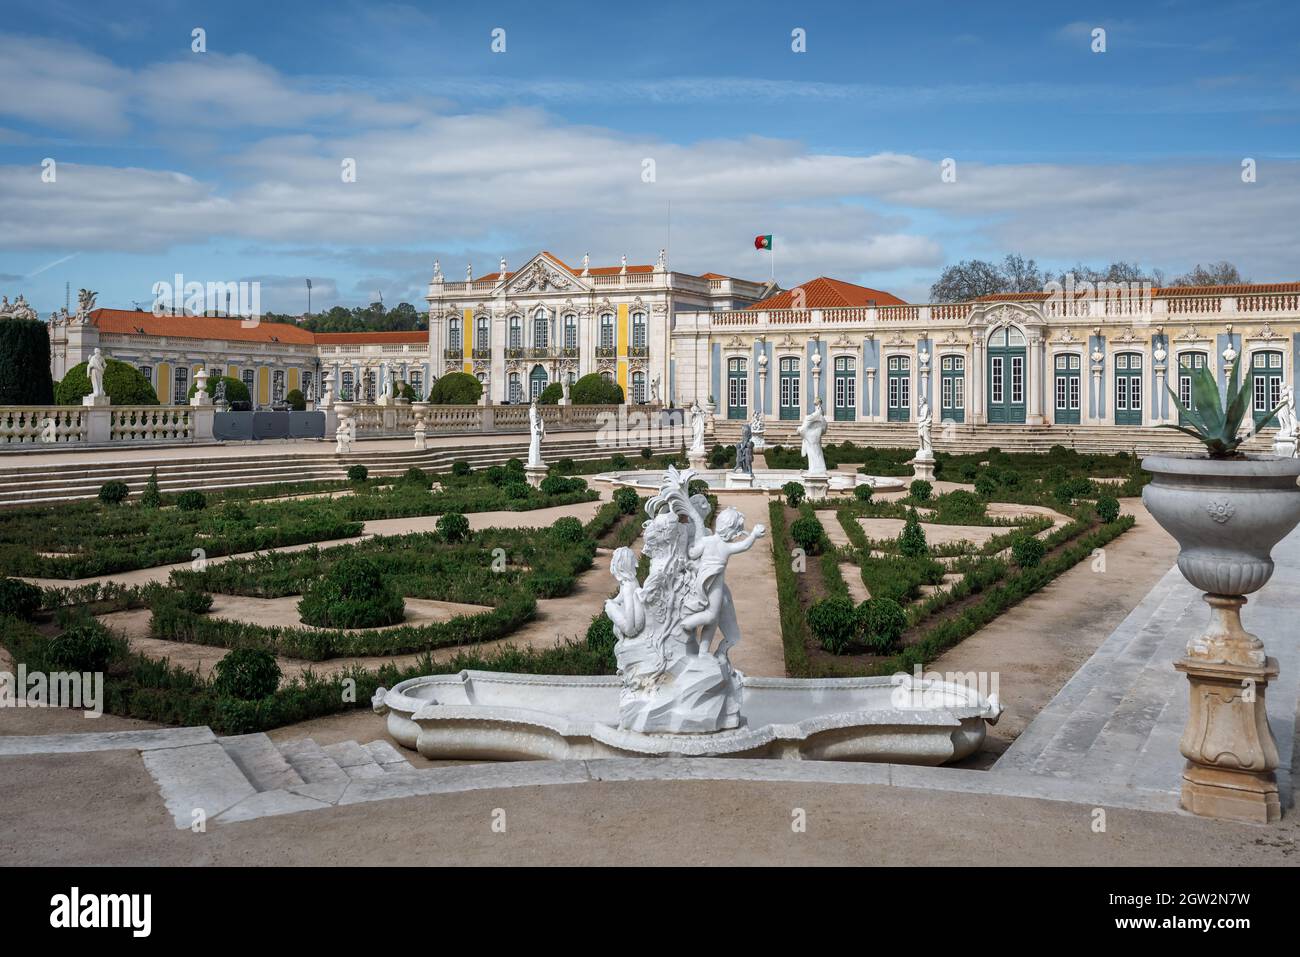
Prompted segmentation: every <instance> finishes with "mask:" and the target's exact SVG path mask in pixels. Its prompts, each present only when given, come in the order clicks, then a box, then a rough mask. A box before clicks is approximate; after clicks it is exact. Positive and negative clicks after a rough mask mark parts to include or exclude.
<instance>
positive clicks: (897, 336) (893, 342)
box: [885, 329, 907, 346]
mask: <svg viewBox="0 0 1300 957" xmlns="http://www.w3.org/2000/svg"><path fill="white" fill-rule="evenodd" d="M885 345H887V346H903V345H907V339H906V338H904V336H903V331H902V330H901V329H895V330H893V331H892V332H890V334H889V335H888V336H886V337H885Z"/></svg>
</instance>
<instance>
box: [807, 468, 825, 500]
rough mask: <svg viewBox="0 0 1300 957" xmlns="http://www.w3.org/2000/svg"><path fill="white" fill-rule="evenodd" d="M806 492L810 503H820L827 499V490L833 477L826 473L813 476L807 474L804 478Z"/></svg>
mask: <svg viewBox="0 0 1300 957" xmlns="http://www.w3.org/2000/svg"><path fill="white" fill-rule="evenodd" d="M802 481H803V487H804V491H805V492H807V493H808V501H810V502H820V501H822V500H823V499H825V498H826V490H827V489H828V488H830V484H831V477H830V476H829V475H827V474H826V473H824V472H823V473H822V474H820V475H813V474H810V473H808V472H805V473H804V474H803V476H802Z"/></svg>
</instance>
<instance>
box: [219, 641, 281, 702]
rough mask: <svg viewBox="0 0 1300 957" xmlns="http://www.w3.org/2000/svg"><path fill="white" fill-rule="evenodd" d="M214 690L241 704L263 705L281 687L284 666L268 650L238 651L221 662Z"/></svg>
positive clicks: (248, 649) (251, 649)
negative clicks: (241, 702) (257, 703)
mask: <svg viewBox="0 0 1300 957" xmlns="http://www.w3.org/2000/svg"><path fill="white" fill-rule="evenodd" d="M212 687H213V688H214V689H215V690H216V691H217V693H218V694H220V695H223V696H225V697H230V698H238V699H239V700H241V701H259V700H261V699H262V698H265V697H267V696H268V695H273V694H275V690H276V689H277V688H278V687H280V665H279V663H278V662H277V661H276V660H275V655H273V654H271V652H269V651H267V650H266V649H265V648H235V649H234V650H233V651H231V652H230V653H229V654H227V655H226V656H225V657H224V658H222V659H221V660H220V661H218V662H217V667H216V669H215V674H214V676H213V679H212Z"/></svg>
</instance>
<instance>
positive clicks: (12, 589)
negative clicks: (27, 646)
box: [0, 578, 41, 621]
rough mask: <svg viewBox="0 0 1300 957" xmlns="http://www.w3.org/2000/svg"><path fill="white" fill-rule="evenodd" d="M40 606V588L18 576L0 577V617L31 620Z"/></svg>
mask: <svg viewBox="0 0 1300 957" xmlns="http://www.w3.org/2000/svg"><path fill="white" fill-rule="evenodd" d="M40 607H41V590H40V589H39V588H37V587H36V586H35V585H32V584H30V583H29V582H25V581H23V580H22V579H20V578H0V618H3V617H5V616H9V617H11V618H21V619H22V620H23V621H31V620H32V618H33V617H34V616H35V615H36V612H37V611H39V610H40Z"/></svg>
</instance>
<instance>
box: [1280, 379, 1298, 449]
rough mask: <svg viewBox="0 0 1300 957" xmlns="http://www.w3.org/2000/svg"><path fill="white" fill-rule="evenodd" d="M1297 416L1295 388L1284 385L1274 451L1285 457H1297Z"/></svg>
mask: <svg viewBox="0 0 1300 957" xmlns="http://www.w3.org/2000/svg"><path fill="white" fill-rule="evenodd" d="M1298 439H1300V436H1297V434H1296V417H1295V390H1294V389H1292V388H1291V386H1289V385H1288V386H1283V387H1282V404H1281V405H1280V406H1279V407H1278V412H1277V435H1275V436H1274V437H1273V452H1274V454H1276V455H1281V456H1283V457H1288V456H1289V457H1295V456H1296V455H1297V454H1300V453H1298V452H1297V448H1296V446H1297V440H1298Z"/></svg>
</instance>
